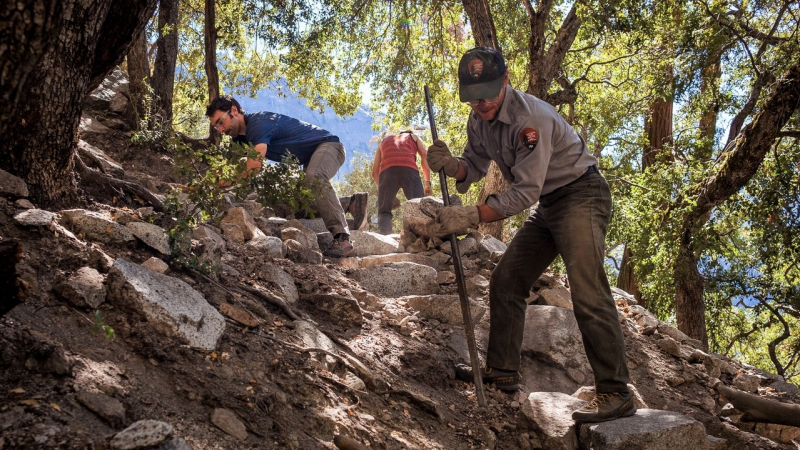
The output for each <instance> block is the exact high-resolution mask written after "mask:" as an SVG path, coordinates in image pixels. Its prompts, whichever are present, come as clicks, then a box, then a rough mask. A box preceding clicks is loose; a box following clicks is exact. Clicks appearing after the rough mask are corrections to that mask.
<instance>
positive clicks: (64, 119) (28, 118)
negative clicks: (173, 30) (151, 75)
mask: <svg viewBox="0 0 800 450" xmlns="http://www.w3.org/2000/svg"><path fill="white" fill-rule="evenodd" d="M60 3H61V7H62V9H61V15H60V16H59V17H54V20H55V21H57V22H58V25H57V26H56V28H57V30H58V35H57V39H55V40H54V41H53V43H52V45H50V46H48V47H47V48H46V49H45V50H44V53H43V56H42V58H41V60H40V61H39V63H38V64H36V65H35V70H33V71H32V72H31V75H30V77H29V80H28V83H27V84H25V85H24V86H23V87H22V88H21V89H20V93H19V104H18V108H17V109H16V110H14V111H13V114H14V116H15V120H13V122H12V123H11V124H10V126H9V127H8V130H7V132H6V133H5V139H4V140H3V141H2V142H0V166H3V167H4V168H7V170H8V171H9V172H11V173H13V174H14V175H17V176H19V177H21V178H22V179H23V180H25V182H27V183H28V188H29V190H30V192H31V198H32V199H33V201H34V202H36V203H38V204H39V205H40V206H43V207H48V206H62V205H69V204H73V203H74V202H75V201H77V199H78V195H77V188H76V182H75V176H74V172H73V169H74V153H75V147H76V144H77V139H78V138H77V130H78V124H79V121H80V114H81V106H82V103H83V99H84V97H85V96H86V94H87V93H89V92H90V91H91V90H92V89H94V88H95V87H97V86H98V85H99V84H100V82H101V81H102V80H103V78H104V77H105V76H106V75H108V73H109V72H110V71H111V70H112V69H113V68H114V67H115V66H116V65H117V64H119V63H120V62H121V61H122V58H123V57H124V55H125V53H127V48H128V46H129V45H130V43H131V41H132V40H133V37H134V36H135V35H137V34H138V33H139V32H140V31H141V30H142V28H143V27H144V24H145V21H146V18H147V17H149V16H150V15H151V14H152V12H153V9H154V8H155V0H128V1H125V2H123V1H113V0H69V1H62V2H60ZM21 45H25V42H24V40H19V39H17V40H12V41H11V43H10V46H9V47H10V48H11V49H12V53H19V52H20V51H19V50H18V47H19V46H21ZM17 81H18V82H19V81H21V80H17ZM11 88H12V89H15V88H17V86H14V85H12V86H11ZM4 108H5V107H4ZM4 114H5V112H4Z"/></svg>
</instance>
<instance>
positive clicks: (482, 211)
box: [478, 203, 506, 223]
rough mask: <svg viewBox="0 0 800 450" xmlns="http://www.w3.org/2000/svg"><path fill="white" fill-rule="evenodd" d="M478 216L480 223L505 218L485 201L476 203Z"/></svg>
mask: <svg viewBox="0 0 800 450" xmlns="http://www.w3.org/2000/svg"><path fill="white" fill-rule="evenodd" d="M478 217H479V218H480V222H481V223H489V222H496V221H498V220H503V219H505V218H506V216H504V215H502V214H500V213H499V212H497V211H495V210H494V209H492V207H491V206H489V205H487V204H486V203H484V204H482V205H478Z"/></svg>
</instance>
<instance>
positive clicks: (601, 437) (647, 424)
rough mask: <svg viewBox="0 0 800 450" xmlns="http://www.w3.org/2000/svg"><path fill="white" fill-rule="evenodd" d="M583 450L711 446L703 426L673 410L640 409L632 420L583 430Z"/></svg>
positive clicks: (618, 420)
mask: <svg viewBox="0 0 800 450" xmlns="http://www.w3.org/2000/svg"><path fill="white" fill-rule="evenodd" d="M579 435H580V447H579V448H581V449H582V450H599V449H602V450H629V449H637V450H677V449H684V448H685V449H705V448H707V446H708V442H707V440H706V429H705V427H704V426H703V424H702V423H700V422H698V421H696V420H694V419H692V418H689V417H686V416H684V415H683V414H680V413H676V412H673V411H660V410H656V409H640V410H638V411H636V414H634V415H633V416H631V417H625V418H622V419H617V420H612V421H610V422H602V423H595V424H588V423H587V424H582V425H581V428H580V433H579Z"/></svg>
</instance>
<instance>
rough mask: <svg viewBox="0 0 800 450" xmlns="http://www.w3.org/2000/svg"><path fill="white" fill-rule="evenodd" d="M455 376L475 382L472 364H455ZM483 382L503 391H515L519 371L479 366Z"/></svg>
mask: <svg viewBox="0 0 800 450" xmlns="http://www.w3.org/2000/svg"><path fill="white" fill-rule="evenodd" d="M455 370H456V378H458V379H459V380H462V381H466V382H468V383H473V382H475V377H474V376H473V372H472V366H468V365H466V364H456V367H455ZM481 375H482V379H483V382H484V383H486V384H494V386H495V387H496V388H497V389H500V390H501V391H505V392H516V391H517V390H518V389H519V372H517V371H516V370H515V371H507V370H499V369H493V368H491V367H481Z"/></svg>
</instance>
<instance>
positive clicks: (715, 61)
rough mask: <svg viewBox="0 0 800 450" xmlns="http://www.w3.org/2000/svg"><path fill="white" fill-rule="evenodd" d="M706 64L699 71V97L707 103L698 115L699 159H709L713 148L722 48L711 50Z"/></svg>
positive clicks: (717, 110)
mask: <svg viewBox="0 0 800 450" xmlns="http://www.w3.org/2000/svg"><path fill="white" fill-rule="evenodd" d="M709 57H710V58H711V60H710V61H708V63H707V65H706V66H705V67H704V68H703V69H702V70H701V71H700V76H701V81H700V97H701V98H704V99H706V104H707V105H708V106H707V108H706V109H705V111H703V115H702V116H701V117H700V123H699V124H698V126H699V128H700V130H699V131H700V139H701V140H702V153H701V154H699V155H698V157H699V158H700V159H703V160H706V161H707V160H710V159H711V153H712V151H713V149H714V138H715V137H716V132H717V115H718V114H719V78H720V77H721V76H722V68H721V65H722V49H721V48H720V49H717V50H716V51H712V52H711V54H710V55H709Z"/></svg>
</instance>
